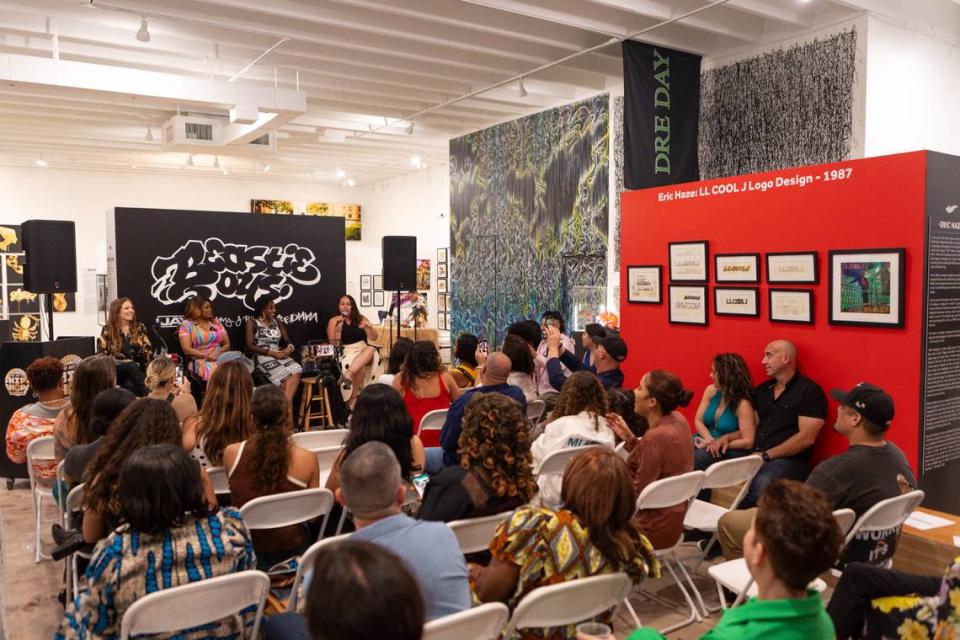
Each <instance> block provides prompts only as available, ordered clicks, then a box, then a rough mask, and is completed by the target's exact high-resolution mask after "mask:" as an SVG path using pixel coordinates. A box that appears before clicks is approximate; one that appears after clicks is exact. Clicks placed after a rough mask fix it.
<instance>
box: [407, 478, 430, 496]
mask: <svg viewBox="0 0 960 640" xmlns="http://www.w3.org/2000/svg"><path fill="white" fill-rule="evenodd" d="M411 482H413V487H414V489H416V490H417V495H419V496H420V497H421V498H423V492H424V491H426V490H427V483H429V482H430V476H428V475H427V474H425V473H421V474H420V475H417V476H413V478H412V479H411Z"/></svg>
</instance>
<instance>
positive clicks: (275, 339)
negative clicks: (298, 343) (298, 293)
mask: <svg viewBox="0 0 960 640" xmlns="http://www.w3.org/2000/svg"><path fill="white" fill-rule="evenodd" d="M276 299H277V294H275V293H268V294H266V295H263V296H260V297H259V298H257V300H256V302H254V304H253V315H252V316H250V317H249V318H247V326H246V334H247V335H246V343H247V351H249V352H250V353H252V354H253V362H254V365H255V366H256V368H257V371H258V372H259V373H260V374H261V375H263V376H265V377H266V378H267V379H268V380H270V384H274V385H276V386H278V387H280V388H281V389H283V395H284V396H285V397H286V398H287V402H288V403H290V404H291V405H292V404H293V397H294V396H295V395H296V394H297V389H299V387H300V374H301V373H303V367H301V366H300V365H299V364H298V363H297V361H296V360H294V359H293V358H292V357H291V356H292V355H293V351H294V349H295V348H296V347H295V346H294V344H293V343H292V342H290V336H289V335H288V334H287V325H285V324H284V323H283V321H282V320H281V319H280V317H279V316H278V315H277V303H276Z"/></svg>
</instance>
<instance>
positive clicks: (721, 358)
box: [693, 353, 757, 501]
mask: <svg viewBox="0 0 960 640" xmlns="http://www.w3.org/2000/svg"><path fill="white" fill-rule="evenodd" d="M710 379H711V380H713V384H709V385H707V388H706V389H704V391H703V397H702V398H701V399H700V405H699V406H698V407H697V415H696V418H695V420H694V428H695V429H696V430H697V435H696V436H695V437H694V439H693V442H694V450H693V468H694V469H699V470H701V471H703V470H706V469H708V468H709V467H710V465H712V464H713V463H714V462H717V461H719V460H730V459H732V458H739V457H741V456H745V455H748V454H749V453H750V452H751V451H752V450H753V440H754V437H755V436H756V432H757V419H756V415H755V414H754V411H753V401H752V400H751V396H752V394H753V383H752V382H751V381H750V372H749V371H748V370H747V363H746V362H744V361H743V358H741V357H740V356H739V355H737V354H735V353H720V354H718V355H716V356H715V357H714V358H713V363H711V365H710ZM710 495H711V492H710V490H709V489H704V490H703V491H702V492H701V494H700V499H701V500H706V501H709V500H710Z"/></svg>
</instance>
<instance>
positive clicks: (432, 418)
mask: <svg viewBox="0 0 960 640" xmlns="http://www.w3.org/2000/svg"><path fill="white" fill-rule="evenodd" d="M446 421H447V410H446V409H434V410H433V411H428V412H427V413H426V414H424V416H423V417H422V418H420V428H419V430H418V431H417V433H420V432H423V431H440V430H441V429H443V423H444V422H446Z"/></svg>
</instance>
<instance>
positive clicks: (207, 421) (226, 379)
mask: <svg viewBox="0 0 960 640" xmlns="http://www.w3.org/2000/svg"><path fill="white" fill-rule="evenodd" d="M252 395H253V380H252V379H251V378H250V373H249V372H248V371H247V368H246V367H245V366H244V365H243V363H241V362H240V361H238V360H234V361H231V362H227V363H225V364H222V365H220V366H219V367H218V368H217V369H216V371H214V372H213V375H212V376H211V377H210V382H209V384H208V385H207V391H206V393H205V394H204V396H203V404H201V406H200V411H199V413H197V415H196V416H194V417H193V418H190V419H188V420H185V421H184V424H183V430H184V434H185V435H186V438H187V439H190V438H191V437H192V436H191V434H193V433H195V434H196V436H195V441H196V446H195V447H194V449H193V457H194V458H195V459H196V460H197V462H199V463H200V466H202V467H203V468H204V469H206V468H207V467H222V466H223V450H224V449H226V448H227V445H229V444H233V443H235V442H243V441H244V440H246V439H247V438H248V437H250V433H251V431H252V429H253V423H252V420H251V413H250V398H251V396H252Z"/></svg>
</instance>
